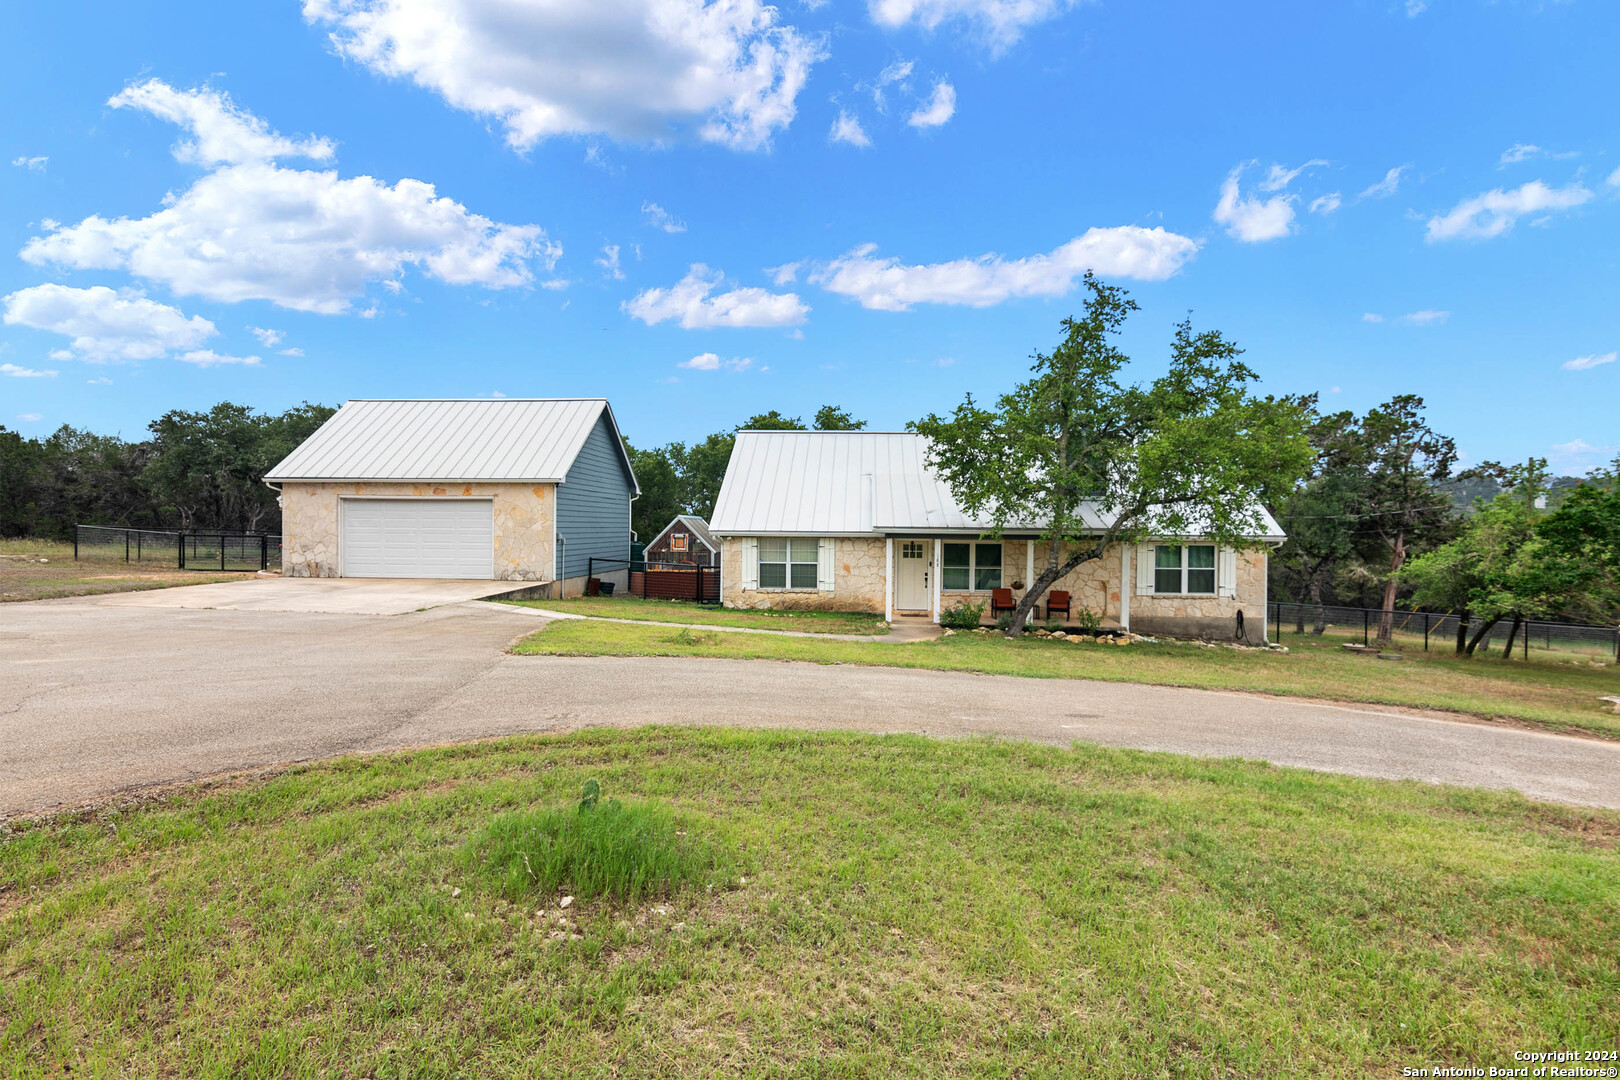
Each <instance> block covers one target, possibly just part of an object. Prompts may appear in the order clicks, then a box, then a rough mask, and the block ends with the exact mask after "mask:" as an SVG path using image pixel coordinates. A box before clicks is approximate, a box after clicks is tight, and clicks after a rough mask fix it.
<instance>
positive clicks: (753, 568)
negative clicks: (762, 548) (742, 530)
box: [742, 536, 759, 589]
mask: <svg viewBox="0 0 1620 1080" xmlns="http://www.w3.org/2000/svg"><path fill="white" fill-rule="evenodd" d="M742 587H743V588H744V589H757V588H759V540H758V538H756V537H752V536H745V537H743V538H742Z"/></svg>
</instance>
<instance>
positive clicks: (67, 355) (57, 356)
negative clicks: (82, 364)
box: [50, 349, 73, 360]
mask: <svg viewBox="0 0 1620 1080" xmlns="http://www.w3.org/2000/svg"><path fill="white" fill-rule="evenodd" d="M50 357H51V359H52V360H72V359H73V350H72V349H52V350H51V352H50Z"/></svg>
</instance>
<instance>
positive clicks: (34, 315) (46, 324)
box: [0, 285, 219, 361]
mask: <svg viewBox="0 0 1620 1080" xmlns="http://www.w3.org/2000/svg"><path fill="white" fill-rule="evenodd" d="M0 304H4V305H5V315H4V320H5V324H6V325H7V326H29V327H32V328H34V329H36V330H46V331H49V332H51V333H53V334H62V335H64V336H66V337H70V338H72V339H73V342H72V344H73V351H74V352H75V353H77V354H78V355H80V356H82V357H83V358H84V359H86V360H91V361H106V360H153V359H156V358H157V357H160V356H163V355H165V354H166V353H168V352H169V351H170V350H171V349H186V348H191V347H192V346H195V345H197V344H200V343H201V342H203V341H205V340H207V339H208V338H211V337H213V336H214V335H215V334H217V333H218V332H219V331H218V330H217V329H215V327H214V324H213V323H211V322H209V321H208V320H207V319H205V318H203V317H202V316H201V315H193V316H191V317H190V318H187V317H186V316H185V315H184V314H183V313H181V312H180V311H179V309H177V308H172V307H170V306H168V305H167V304H160V303H158V302H157V301H155V300H148V299H146V298H145V297H144V296H142V295H141V294H140V293H139V292H133V291H125V292H114V291H113V290H112V289H109V288H107V287H106V286H105V285H96V286H92V287H91V288H88V289H74V288H69V287H68V286H66V285H35V286H33V287H31V288H27V289H19V290H18V291H17V292H14V293H12V294H11V295H9V296H6V297H3V298H0ZM54 355H55V354H53V356H54Z"/></svg>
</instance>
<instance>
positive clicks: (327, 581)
mask: <svg viewBox="0 0 1620 1080" xmlns="http://www.w3.org/2000/svg"><path fill="white" fill-rule="evenodd" d="M532 587H533V586H532V584H531V583H530V582H524V581H446V580H441V579H437V578H283V577H262V578H250V579H248V580H245V581H222V582H218V583H216V584H213V585H185V586H181V587H180V588H175V589H150V590H146V591H143V592H127V593H109V594H107V595H103V596H94V597H86V598H85V602H87V603H92V604H96V605H98V606H105V607H133V608H189V609H192V610H204V609H209V610H215V611H300V612H320V613H325V614H329V615H404V614H406V613H407V612H411V611H421V610H422V609H423V608H432V607H440V606H442V605H444V604H457V603H461V602H463V601H467V600H483V599H491V598H495V597H500V596H505V595H507V594H509V593H514V592H522V591H523V590H525V589H529V588H532Z"/></svg>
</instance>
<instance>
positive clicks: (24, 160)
mask: <svg viewBox="0 0 1620 1080" xmlns="http://www.w3.org/2000/svg"><path fill="white" fill-rule="evenodd" d="M50 160H51V159H50V158H48V157H46V156H45V155H44V154H41V155H39V156H38V157H28V156H26V155H24V156H22V157H14V158H12V159H11V163H12V164H13V165H15V166H17V167H18V168H19V169H27V170H28V171H29V172H44V171H45V166H46V164H47V163H49V162H50Z"/></svg>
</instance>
